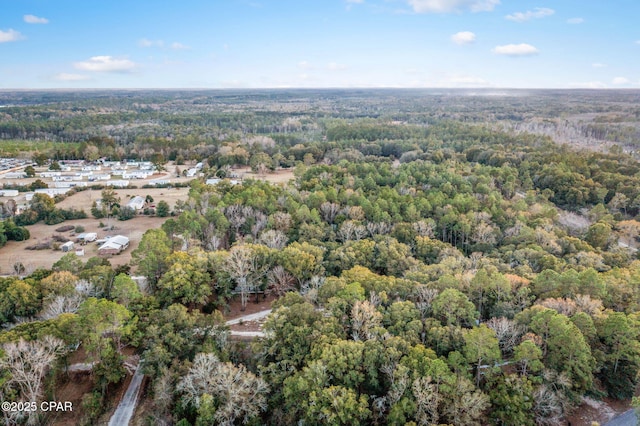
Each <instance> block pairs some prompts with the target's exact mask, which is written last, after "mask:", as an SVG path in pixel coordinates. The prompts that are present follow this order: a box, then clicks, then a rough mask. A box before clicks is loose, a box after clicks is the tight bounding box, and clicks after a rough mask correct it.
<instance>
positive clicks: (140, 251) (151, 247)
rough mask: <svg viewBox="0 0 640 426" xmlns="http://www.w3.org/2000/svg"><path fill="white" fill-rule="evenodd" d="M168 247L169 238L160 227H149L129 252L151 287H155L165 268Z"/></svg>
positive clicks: (168, 251)
mask: <svg viewBox="0 0 640 426" xmlns="http://www.w3.org/2000/svg"><path fill="white" fill-rule="evenodd" d="M170 247H171V243H170V241H169V238H167V234H166V233H165V232H164V231H163V230H162V229H149V230H147V231H146V232H145V233H144V234H143V235H142V240H140V244H139V245H138V247H137V248H136V249H135V250H134V251H133V252H132V253H131V258H132V263H133V264H134V265H136V266H137V267H138V273H140V274H142V275H144V276H145V277H147V279H148V280H149V285H150V287H151V289H155V288H156V284H157V283H158V280H159V279H160V277H161V276H162V275H163V274H164V273H165V271H166V270H167V257H168V256H169V254H170V253H171V248H170Z"/></svg>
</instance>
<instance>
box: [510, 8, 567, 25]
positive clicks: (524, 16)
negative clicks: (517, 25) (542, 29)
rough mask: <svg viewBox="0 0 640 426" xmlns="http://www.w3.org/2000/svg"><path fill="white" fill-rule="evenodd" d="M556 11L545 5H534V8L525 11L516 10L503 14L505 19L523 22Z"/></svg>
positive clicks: (549, 14)
mask: <svg viewBox="0 0 640 426" xmlns="http://www.w3.org/2000/svg"><path fill="white" fill-rule="evenodd" d="M554 13H556V11H555V10H553V9H549V8H546V7H536V8H535V9H534V10H527V11H526V12H516V13H512V14H511V15H507V16H505V18H506V19H508V20H510V21H515V22H525V21H529V20H531V19H540V18H544V17H545V16H551V15H553V14H554Z"/></svg>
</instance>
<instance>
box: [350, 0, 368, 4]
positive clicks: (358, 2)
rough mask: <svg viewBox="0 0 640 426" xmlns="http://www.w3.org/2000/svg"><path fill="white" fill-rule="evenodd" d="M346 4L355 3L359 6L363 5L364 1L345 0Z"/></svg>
mask: <svg viewBox="0 0 640 426" xmlns="http://www.w3.org/2000/svg"><path fill="white" fill-rule="evenodd" d="M347 3H357V4H361V3H364V0H347Z"/></svg>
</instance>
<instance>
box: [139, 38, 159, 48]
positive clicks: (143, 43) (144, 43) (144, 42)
mask: <svg viewBox="0 0 640 426" xmlns="http://www.w3.org/2000/svg"><path fill="white" fill-rule="evenodd" d="M138 46H140V47H164V41H162V40H149V39H146V38H142V39H140V40H138Z"/></svg>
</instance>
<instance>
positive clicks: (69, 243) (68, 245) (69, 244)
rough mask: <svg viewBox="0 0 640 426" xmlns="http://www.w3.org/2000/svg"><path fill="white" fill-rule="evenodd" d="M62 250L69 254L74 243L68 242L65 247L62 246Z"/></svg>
mask: <svg viewBox="0 0 640 426" xmlns="http://www.w3.org/2000/svg"><path fill="white" fill-rule="evenodd" d="M60 250H62V251H63V252H65V253H67V252H70V251H72V250H73V241H67V242H66V243H64V244H63V245H61V246H60Z"/></svg>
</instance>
